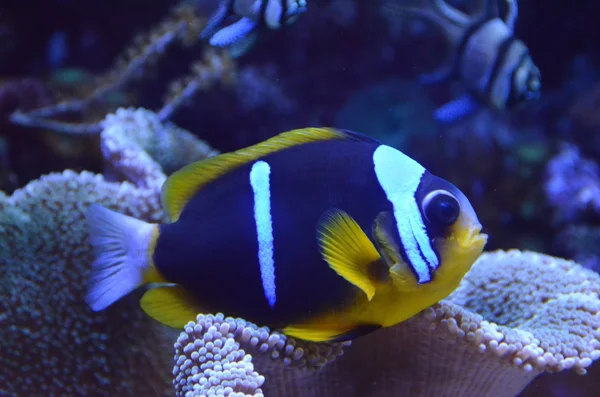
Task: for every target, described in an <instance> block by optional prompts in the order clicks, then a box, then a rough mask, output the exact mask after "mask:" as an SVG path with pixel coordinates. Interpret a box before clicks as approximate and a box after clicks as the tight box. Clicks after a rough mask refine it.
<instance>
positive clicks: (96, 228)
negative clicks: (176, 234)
mask: <svg viewBox="0 0 600 397" xmlns="http://www.w3.org/2000/svg"><path fill="white" fill-rule="evenodd" d="M86 218H87V222H88V230H89V234H90V243H91V244H92V247H93V248H94V253H95V256H96V259H95V260H94V262H93V263H92V274H91V276H90V279H89V281H88V290H87V296H86V301H87V303H88V305H90V307H91V308H92V310H94V311H99V310H102V309H104V308H106V307H108V306H110V305H111V304H113V303H114V302H115V301H117V300H119V299H121V298H122V297H123V296H125V295H127V294H128V293H130V292H131V291H133V290H134V289H136V288H137V287H139V286H140V285H141V284H142V283H143V280H144V272H145V271H147V270H148V268H149V267H150V263H149V262H148V248H149V244H150V240H151V239H152V233H153V230H154V225H153V224H150V223H146V222H144V221H141V220H139V219H135V218H132V217H130V216H127V215H123V214H120V213H118V212H114V211H111V210H109V209H107V208H104V207H102V206H101V205H98V204H92V205H90V207H89V208H88V210H87V212H86Z"/></svg>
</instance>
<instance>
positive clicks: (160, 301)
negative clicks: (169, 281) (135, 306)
mask: <svg viewBox="0 0 600 397" xmlns="http://www.w3.org/2000/svg"><path fill="white" fill-rule="evenodd" d="M140 306H141V307H142V310H144V312H146V314H147V315H149V316H150V317H152V318H153V319H155V320H156V321H158V322H160V323H162V324H164V325H167V326H169V327H172V328H178V329H183V327H184V326H185V325H186V324H187V323H188V322H189V321H194V320H195V319H196V316H197V314H198V310H197V309H196V308H195V306H196V305H194V303H193V300H192V299H191V297H190V296H189V294H188V293H187V292H185V290H184V289H183V287H180V286H169V287H158V288H153V289H150V290H148V291H147V292H146V293H145V294H144V296H142V299H141V300H140Z"/></svg>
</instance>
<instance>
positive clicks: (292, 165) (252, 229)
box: [154, 140, 391, 327]
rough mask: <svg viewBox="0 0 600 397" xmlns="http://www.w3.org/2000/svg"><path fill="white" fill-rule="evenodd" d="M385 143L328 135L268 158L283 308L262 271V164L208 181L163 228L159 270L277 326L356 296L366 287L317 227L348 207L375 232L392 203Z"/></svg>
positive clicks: (205, 297) (222, 306) (208, 299)
mask: <svg viewBox="0 0 600 397" xmlns="http://www.w3.org/2000/svg"><path fill="white" fill-rule="evenodd" d="M376 147H377V146H376V145H359V144H357V143H356V142H352V141H340V140H336V141H323V142H314V143H308V144H306V145H303V146H296V147H292V148H289V149H285V150H283V151H281V152H276V153H273V154H270V155H268V156H266V157H264V158H263V159H262V160H263V161H265V162H267V163H268V164H269V165H270V166H271V178H270V180H271V189H270V193H271V216H272V223H273V236H274V244H273V245H274V264H275V279H276V285H277V302H276V304H275V305H274V307H273V308H271V307H270V306H269V303H268V302H267V299H266V298H265V292H264V289H263V283H262V281H261V276H260V263H259V260H258V254H257V238H258V236H257V231H256V224H255V220H254V197H253V192H252V187H251V186H250V181H249V175H250V172H251V168H252V164H253V163H252V164H247V165H244V166H242V167H240V168H238V169H236V170H234V171H232V172H231V173H229V174H227V175H225V176H224V177H223V178H222V179H220V180H219V181H218V183H211V184H209V185H207V186H206V187H204V188H203V189H202V190H201V191H199V192H198V193H197V194H196V195H195V196H194V197H193V198H192V199H191V200H190V202H189V203H188V205H187V206H186V207H185V209H184V210H183V212H182V213H181V216H180V218H179V220H178V221H177V222H175V223H172V224H166V225H162V226H161V227H160V233H159V237H158V240H157V244H156V251H155V252H154V263H155V264H156V267H157V269H158V270H159V272H160V273H161V274H162V275H163V276H164V277H165V279H166V280H168V281H170V282H174V283H177V284H180V285H182V286H184V287H185V288H186V289H187V290H189V291H191V292H192V294H193V295H194V297H195V298H197V299H198V301H199V302H203V304H206V305H208V306H209V307H210V308H211V309H212V308H218V310H219V311H224V312H227V313H230V315H234V316H243V317H244V318H246V319H248V320H251V321H254V322H256V323H258V324H265V325H269V326H277V327H280V326H283V325H285V324H289V323H290V322H293V321H298V319H301V318H302V317H303V316H306V314H307V313H317V312H321V311H323V310H325V309H327V308H328V307H327V306H328V305H331V302H338V304H340V305H342V304H345V303H347V302H348V300H349V299H353V298H354V297H355V296H356V295H357V294H358V293H360V290H358V288H356V287H355V286H353V285H351V284H349V283H348V282H346V281H345V280H344V279H342V278H341V277H339V276H338V275H337V273H335V272H334V271H333V270H332V269H331V268H329V266H328V264H327V263H326V262H325V261H324V260H323V259H322V258H321V255H320V253H319V249H318V245H317V239H316V232H315V231H316V228H317V226H318V223H319V219H320V217H321V216H322V215H323V214H324V213H325V212H326V211H327V210H329V209H331V208H343V209H344V210H345V211H346V212H347V213H348V214H349V215H350V216H352V217H353V218H354V219H355V220H356V222H357V223H358V224H359V225H360V226H361V228H362V229H364V230H370V228H371V224H372V222H373V219H375V217H376V216H377V214H378V213H379V212H381V211H389V210H390V209H391V205H390V204H389V202H388V201H387V199H386V196H385V193H384V192H383V190H382V189H381V188H380V187H379V186H377V183H376V181H377V178H376V177H375V175H374V172H373V167H372V156H373V151H374V150H375V149H376ZM348 165H350V167H348ZM357 197H361V199H360V200H357ZM192 236H193V237H192ZM298 286H305V287H303V288H298ZM232 291H239V294H237V296H236V294H232ZM316 291H319V292H318V293H316ZM239 296H243V297H244V298H243V299H239V298H238V297H239Z"/></svg>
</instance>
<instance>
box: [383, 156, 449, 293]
mask: <svg viewBox="0 0 600 397" xmlns="http://www.w3.org/2000/svg"><path fill="white" fill-rule="evenodd" d="M373 164H374V168H375V174H376V175H377V180H378V181H379V184H380V185H381V188H382V189H383V191H384V192H385V194H386V196H387V199H388V200H389V201H390V202H391V203H392V206H393V207H394V218H395V219H396V227H397V228H398V233H399V234H400V239H401V240H402V245H403V247H404V250H405V252H406V256H407V257H408V260H409V262H410V265H411V266H412V268H413V269H414V271H415V273H417V276H418V278H419V283H424V282H427V281H429V280H430V279H431V277H430V274H429V270H430V269H431V270H433V269H436V268H437V267H438V265H439V261H438V258H437V256H436V255H435V252H434V251H433V248H432V247H431V243H430V241H429V237H428V236H427V231H426V230H425V224H424V222H423V218H422V217H421V212H420V211H419V206H418V204H417V202H416V200H415V194H416V192H417V189H418V187H419V182H420V181H421V177H422V176H423V174H424V173H425V168H423V166H421V165H420V164H419V163H417V162H416V161H414V160H413V159H411V158H410V157H408V156H406V155H405V154H403V153H402V152H400V151H398V150H396V149H394V148H392V147H389V146H385V145H381V146H379V147H378V148H377V149H376V150H375V153H373ZM421 253H423V256H424V257H425V260H423V258H422V257H421Z"/></svg>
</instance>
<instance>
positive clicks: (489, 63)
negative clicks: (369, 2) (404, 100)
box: [384, 0, 542, 123]
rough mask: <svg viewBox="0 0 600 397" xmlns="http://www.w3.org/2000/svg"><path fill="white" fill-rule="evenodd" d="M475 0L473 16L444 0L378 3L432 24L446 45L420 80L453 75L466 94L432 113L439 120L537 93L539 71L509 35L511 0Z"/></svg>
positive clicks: (513, 3)
mask: <svg viewBox="0 0 600 397" xmlns="http://www.w3.org/2000/svg"><path fill="white" fill-rule="evenodd" d="M479 1H480V9H479V10H478V11H477V12H476V15H474V16H469V15H466V14H465V13H463V12H461V11H460V10H458V9H456V8H454V7H451V6H450V5H448V4H447V3H446V2H445V1H444V0H416V1H415V0H412V2H411V0H406V1H404V2H403V3H402V4H398V3H392V2H388V3H387V4H385V5H384V10H385V11H387V12H392V13H395V14H397V15H416V16H419V17H422V18H424V19H425V20H428V21H429V22H431V23H433V24H434V25H435V26H437V27H438V28H439V29H440V30H441V32H442V33H443V34H444V36H445V38H446V41H447V42H448V43H449V45H450V47H451V50H450V52H449V53H450V57H449V59H447V60H446V61H445V62H444V63H443V64H442V66H440V67H439V68H438V69H436V70H435V71H434V72H432V73H430V74H429V75H427V76H423V77H422V79H421V81H422V82H425V83H434V82H440V81H444V80H450V79H458V80H459V81H461V82H462V84H463V86H464V87H465V88H466V94H464V95H462V96H461V97H459V98H457V99H456V100H454V101H451V102H450V103H448V104H446V105H444V106H442V107H441V108H439V109H438V110H437V111H436V112H435V115H434V116H435V118H436V120H438V121H439V122H441V123H452V122H455V121H457V120H459V119H462V118H463V117H466V116H469V115H471V114H473V113H474V112H475V111H476V110H477V109H479V108H480V106H481V105H482V104H483V105H485V106H488V107H490V108H492V109H497V110H502V109H510V108H513V107H515V106H517V105H519V104H522V103H524V102H526V101H529V100H532V99H537V98H539V96H540V90H541V84H542V83H541V74H540V71H539V69H538V67H537V66H536V65H535V63H534V62H533V60H532V58H531V56H530V54H529V50H528V49H527V46H526V45H525V44H524V43H523V42H522V41H521V40H519V39H517V38H516V37H515V36H514V28H515V23H516V20H517V15H518V8H517V2H516V0H479ZM498 1H502V2H504V3H505V4H506V15H504V16H502V15H500V12H499V7H498ZM409 3H415V5H414V6H411V5H408V4H409Z"/></svg>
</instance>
